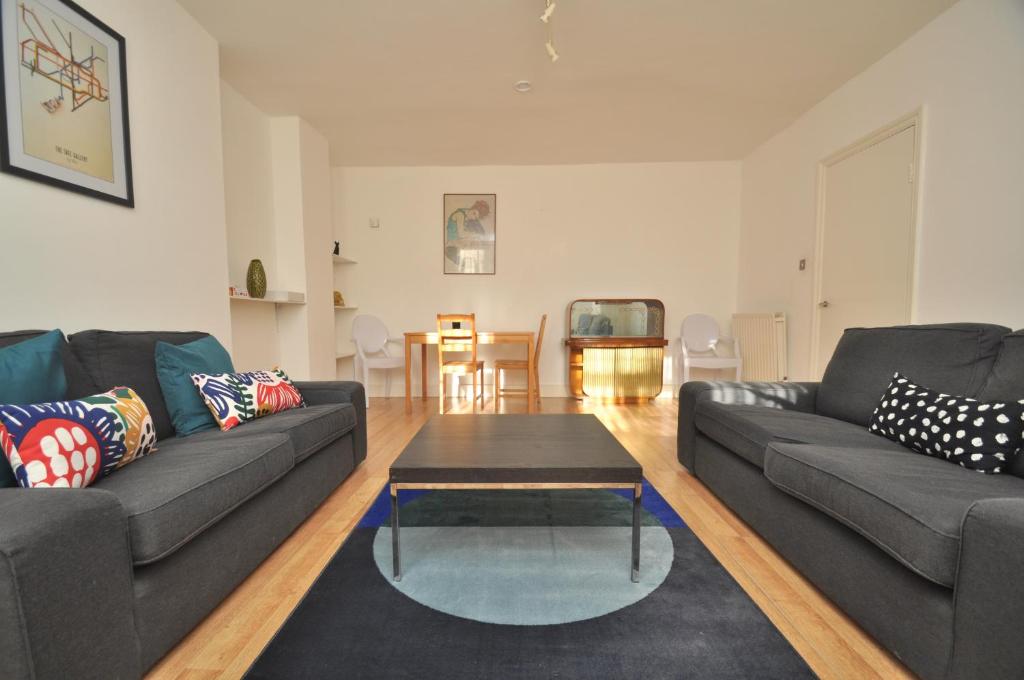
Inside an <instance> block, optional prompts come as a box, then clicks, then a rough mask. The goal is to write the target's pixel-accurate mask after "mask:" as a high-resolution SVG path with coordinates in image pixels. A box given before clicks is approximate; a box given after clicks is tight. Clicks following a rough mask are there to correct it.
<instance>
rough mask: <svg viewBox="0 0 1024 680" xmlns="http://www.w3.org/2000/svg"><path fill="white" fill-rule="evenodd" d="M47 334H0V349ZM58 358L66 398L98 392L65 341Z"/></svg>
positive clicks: (32, 332) (31, 331)
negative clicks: (62, 369)
mask: <svg viewBox="0 0 1024 680" xmlns="http://www.w3.org/2000/svg"><path fill="white" fill-rule="evenodd" d="M48 332H49V331H40V330H28V331H10V332H8V333H0V347H9V346H10V345H16V344H18V343H19V342H23V341H25V340H31V339H32V338H35V337H38V336H40V335H42V334H43V333H48ZM60 358H61V362H62V363H63V364H64V377H65V378H66V379H67V381H68V393H67V398H68V399H81V398H82V397H88V396H89V395H92V394H96V392H97V391H98V390H97V389H96V385H94V384H93V382H92V380H91V379H90V377H89V374H88V373H86V371H85V368H83V367H82V364H81V363H80V362H79V361H78V359H77V358H76V357H75V355H74V353H73V352H72V351H71V348H70V347H69V346H68V342H67V340H66V339H62V343H61V348H60Z"/></svg>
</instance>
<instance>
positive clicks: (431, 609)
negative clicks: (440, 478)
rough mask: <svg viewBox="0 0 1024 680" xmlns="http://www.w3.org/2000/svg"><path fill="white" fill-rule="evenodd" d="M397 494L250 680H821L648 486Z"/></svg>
mask: <svg viewBox="0 0 1024 680" xmlns="http://www.w3.org/2000/svg"><path fill="white" fill-rule="evenodd" d="M399 499H400V503H401V513H400V514H401V523H402V529H401V540H402V563H403V564H402V566H403V574H402V580H401V581H397V582H396V581H394V580H393V579H392V578H391V528H390V510H389V498H388V495H387V490H386V489H385V490H383V491H382V492H381V495H380V496H379V497H378V498H377V500H376V501H375V502H374V504H373V506H372V507H371V508H370V509H369V510H368V511H367V513H366V515H364V516H363V518H362V519H361V521H360V522H359V525H358V526H357V528H356V529H354V530H353V532H352V534H351V535H350V536H349V537H348V539H347V540H346V541H345V543H344V544H343V545H342V546H341V548H340V549H339V550H338V552H337V553H336V554H335V555H334V557H333V558H332V559H331V561H330V562H329V563H328V565H327V567H326V568H325V569H324V571H323V572H322V573H321V574H320V576H319V578H318V579H317V581H316V582H315V583H314V584H313V586H312V588H310V590H309V592H308V593H307V594H306V596H305V598H304V599H303V601H302V602H301V603H300V604H299V606H298V607H297V608H296V609H295V611H294V612H293V613H292V615H291V616H290V617H289V619H288V620H287V621H286V622H285V624H284V626H282V628H281V630H280V631H278V633H277V635H276V636H275V637H274V638H273V639H272V640H271V641H270V643H269V644H268V645H267V647H266V649H264V650H263V652H262V654H260V656H259V658H258V659H257V660H256V661H255V663H254V664H253V665H252V667H251V668H250V669H249V672H248V674H247V676H246V677H248V678H252V679H254V680H257V679H264V678H275V679H276V678H453V679H455V678H474V679H477V678H602V679H610V678H631V679H636V678H758V679H761V680H770V679H774V678H779V679H782V678H785V679H786V680H790V679H799V678H813V677H814V674H813V673H812V672H811V670H810V669H809V668H808V667H807V665H806V664H805V663H804V661H803V660H802V659H801V658H800V656H799V655H798V654H797V653H796V652H795V651H794V650H793V648H792V647H791V646H790V645H789V643H788V642H787V641H786V640H785V638H783V637H782V635H781V634H780V633H779V632H778V631H777V630H776V629H775V627H774V626H773V625H772V624H771V622H770V621H769V620H768V619H767V618H766V617H765V616H764V614H763V613H762V612H761V610H760V609H758V607H757V605H755V604H754V603H753V601H751V600H750V598H749V597H748V596H747V595H746V593H744V592H743V589H742V588H740V586H739V585H738V584H737V583H736V582H735V581H734V580H733V579H732V577H731V576H729V574H728V573H727V572H726V571H725V570H724V569H723V568H722V567H721V565H719V564H718V562H717V561H716V560H715V558H714V557H713V556H712V555H711V553H709V552H708V550H707V549H706V548H705V547H704V545H703V544H702V543H701V542H700V541H699V540H698V539H697V537H696V536H694V534H693V532H691V531H690V530H689V528H687V527H686V525H685V524H684V523H683V521H682V520H681V519H680V517H679V516H678V515H677V514H676V513H675V512H674V511H673V510H672V508H671V507H670V506H669V505H668V504H667V503H666V502H665V501H664V499H663V498H662V497H661V496H660V495H659V494H658V492H657V491H656V490H655V489H654V487H653V486H651V485H650V484H649V483H648V482H644V493H643V512H642V521H643V528H642V530H641V553H640V582H639V583H633V582H632V581H631V580H630V564H629V559H630V558H629V556H630V526H631V522H632V507H631V502H630V500H629V499H628V498H627V494H626V493H625V492H623V493H619V492H617V491H606V490H590V489H586V490H584V489H575V490H560V491H546V490H545V491H403V492H402V493H401V494H400V496H399Z"/></svg>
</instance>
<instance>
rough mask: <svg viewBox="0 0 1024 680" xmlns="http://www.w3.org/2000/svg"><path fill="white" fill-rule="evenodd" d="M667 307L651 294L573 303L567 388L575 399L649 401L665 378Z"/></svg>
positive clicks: (567, 345)
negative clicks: (650, 296)
mask: <svg viewBox="0 0 1024 680" xmlns="http://www.w3.org/2000/svg"><path fill="white" fill-rule="evenodd" d="M664 319H665V307H664V305H662V303H661V301H660V300H653V299H639V300H632V299H626V300H623V299H612V300H606V299H583V300H575V301H573V303H572V304H570V305H569V314H568V322H569V323H568V326H569V332H568V337H566V339H565V341H564V342H565V345H566V347H567V348H568V351H569V390H570V392H571V394H572V395H573V396H574V397H576V398H577V399H582V398H584V397H591V398H595V399H603V400H609V401H617V402H633V401H646V400H649V399H653V398H654V397H656V396H658V394H659V393H661V390H662V386H663V382H664V359H665V346H666V345H668V340H666V339H665V336H664Z"/></svg>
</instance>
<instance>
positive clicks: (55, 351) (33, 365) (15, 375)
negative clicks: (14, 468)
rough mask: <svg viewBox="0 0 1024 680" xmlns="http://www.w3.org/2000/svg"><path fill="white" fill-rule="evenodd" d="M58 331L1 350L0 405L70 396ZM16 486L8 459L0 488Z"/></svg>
mask: <svg viewBox="0 0 1024 680" xmlns="http://www.w3.org/2000/svg"><path fill="white" fill-rule="evenodd" d="M63 344H64V334H63V333H61V332H60V331H59V330H54V331H50V332H49V333H43V334H42V335H37V336H36V337H34V338H31V339H29V340H23V341H21V342H19V343H16V344H14V345H8V346H7V347H3V348H0V404H11V405H14V404H17V405H19V406H24V405H28V404H41V403H43V402H48V401H63V400H64V398H65V397H66V396H67V393H68V381H67V378H65V377H64V361H63V360H62V359H61V355H60V352H61V347H62V346H63ZM8 486H17V482H16V481H15V479H14V473H13V472H11V466H10V465H9V464H8V463H7V460H6V459H0V488H3V487H8Z"/></svg>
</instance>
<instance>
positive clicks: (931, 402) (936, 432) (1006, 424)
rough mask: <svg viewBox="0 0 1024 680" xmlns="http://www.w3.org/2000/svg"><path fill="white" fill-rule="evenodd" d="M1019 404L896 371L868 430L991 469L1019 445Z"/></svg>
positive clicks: (1023, 434) (1022, 438) (999, 467)
mask: <svg viewBox="0 0 1024 680" xmlns="http://www.w3.org/2000/svg"><path fill="white" fill-rule="evenodd" d="M1022 423H1024V404H1021V403H1014V402H999V401H992V402H983V401H978V400H977V399H970V398H968V397H957V396H952V395H949V394H942V393H940V392H935V391H933V390H929V389H928V388H926V387H921V386H920V385H915V384H914V383H913V382H911V381H910V379H909V378H907V377H906V376H903V375H901V374H899V373H896V374H895V375H894V376H893V378H892V382H891V383H889V387H888V388H887V389H886V390H885V394H883V395H882V400H881V402H879V404H878V407H877V408H876V409H875V412H874V414H873V415H872V416H871V423H870V424H869V425H868V430H870V431H871V432H874V433H875V434H878V435H881V436H883V437H886V438H887V439H891V440H893V441H895V442H899V443H900V444H903V445H904V446H906V447H908V448H910V449H913V450H915V451H918V452H920V453H924V454H927V455H929V456H936V457H939V458H945V459H946V460H948V461H950V462H953V463H957V464H958V465H961V466H963V467H965V468H968V469H970V470H977V471H979V472H986V473H996V472H1002V471H1003V470H1005V469H1007V468H1008V466H1009V465H1008V464H1009V463H1010V461H1012V460H1013V458H1014V456H1016V455H1018V452H1019V451H1020V449H1021V447H1022V446H1024V431H1022V430H1024V428H1022Z"/></svg>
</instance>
